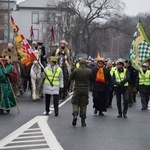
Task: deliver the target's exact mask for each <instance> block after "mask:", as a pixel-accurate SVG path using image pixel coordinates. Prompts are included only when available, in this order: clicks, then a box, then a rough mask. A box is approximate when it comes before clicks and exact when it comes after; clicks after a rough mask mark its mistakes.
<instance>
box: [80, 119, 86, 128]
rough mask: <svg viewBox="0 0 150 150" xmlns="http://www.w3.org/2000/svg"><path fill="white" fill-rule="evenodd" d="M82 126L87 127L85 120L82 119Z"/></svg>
mask: <svg viewBox="0 0 150 150" xmlns="http://www.w3.org/2000/svg"><path fill="white" fill-rule="evenodd" d="M81 126H82V127H86V123H85V118H81Z"/></svg>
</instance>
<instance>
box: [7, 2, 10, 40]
mask: <svg viewBox="0 0 150 150" xmlns="http://www.w3.org/2000/svg"><path fill="white" fill-rule="evenodd" d="M7 41H8V43H9V42H10V0H8V37H7Z"/></svg>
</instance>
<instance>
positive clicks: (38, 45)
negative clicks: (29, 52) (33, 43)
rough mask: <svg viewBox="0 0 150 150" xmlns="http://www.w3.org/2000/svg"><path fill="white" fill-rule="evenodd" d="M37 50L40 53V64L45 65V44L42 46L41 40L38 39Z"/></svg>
mask: <svg viewBox="0 0 150 150" xmlns="http://www.w3.org/2000/svg"><path fill="white" fill-rule="evenodd" d="M37 50H38V51H39V53H40V56H41V63H42V65H43V66H44V67H46V65H47V58H46V50H45V46H43V42H42V41H38V42H37Z"/></svg>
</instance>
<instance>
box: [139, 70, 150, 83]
mask: <svg viewBox="0 0 150 150" xmlns="http://www.w3.org/2000/svg"><path fill="white" fill-rule="evenodd" d="M139 85H150V71H149V70H147V71H146V72H145V74H141V73H139Z"/></svg>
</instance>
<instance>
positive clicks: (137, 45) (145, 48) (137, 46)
mask: <svg viewBox="0 0 150 150" xmlns="http://www.w3.org/2000/svg"><path fill="white" fill-rule="evenodd" d="M148 59H150V41H149V39H148V37H147V35H146V32H145V30H144V27H143V25H142V22H141V21H140V20H139V22H138V24H137V27H136V31H135V33H134V36H133V41H132V44H131V49H130V60H131V62H132V65H133V67H135V68H136V69H137V70H140V71H141V66H142V64H143V63H144V62H145V61H147V60H148Z"/></svg>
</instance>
